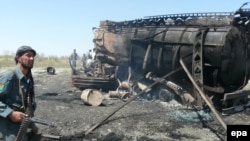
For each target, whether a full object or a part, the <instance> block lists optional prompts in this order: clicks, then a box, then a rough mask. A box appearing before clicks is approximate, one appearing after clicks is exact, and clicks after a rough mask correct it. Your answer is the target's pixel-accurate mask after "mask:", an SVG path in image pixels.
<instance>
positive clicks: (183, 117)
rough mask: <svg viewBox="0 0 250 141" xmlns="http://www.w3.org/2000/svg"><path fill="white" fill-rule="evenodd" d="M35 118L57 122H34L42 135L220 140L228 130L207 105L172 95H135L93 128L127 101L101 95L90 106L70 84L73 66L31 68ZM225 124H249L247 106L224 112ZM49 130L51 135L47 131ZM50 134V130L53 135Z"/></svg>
mask: <svg viewBox="0 0 250 141" xmlns="http://www.w3.org/2000/svg"><path fill="white" fill-rule="evenodd" d="M33 76H34V80H35V92H36V102H37V110H36V113H35V116H36V117H37V118H40V119H43V120H46V121H49V122H50V123H53V124H54V125H56V127H51V126H45V125H41V124H37V125H38V127H39V128H40V132H41V133H42V134H43V135H44V136H46V137H43V140H58V139H56V137H58V136H60V140H62V141H166V140H167V141H178V140H184V141H220V140H226V131H225V130H224V128H223V127H222V125H221V124H220V123H219V122H218V120H217V119H216V117H215V116H214V115H213V113H212V112H210V111H204V110H201V111H199V110H198V111H197V110H196V109H191V108H187V107H185V106H182V105H180V104H179V103H178V102H176V101H174V100H172V101H170V102H163V101H160V100H146V99H142V98H137V99H135V100H133V101H132V102H130V103H129V104H127V105H126V106H125V107H123V108H121V109H120V110H119V111H117V112H116V113H115V114H114V115H112V116H111V117H110V118H108V119H107V120H105V121H104V122H103V123H102V124H101V125H100V126H98V127H96V128H95V129H93V130H91V132H89V133H88V134H87V135H85V133H86V131H90V130H89V129H91V127H93V125H95V124H97V123H100V121H102V119H103V118H105V117H107V116H108V115H109V114H110V113H112V112H113V111H114V110H115V109H116V108H117V107H120V106H121V105H123V104H124V103H125V102H124V101H121V100H120V99H111V98H108V97H107V95H106V94H105V93H103V95H104V97H105V99H104V100H103V103H102V104H101V105H100V106H89V105H86V104H84V103H83V101H82V100H81V98H80V96H81V90H78V89H77V88H74V87H72V85H71V70H70V69H60V68H56V74H55V75H49V74H47V73H46V71H45V70H43V69H33ZM222 118H223V120H224V122H225V123H226V124H243V125H249V123H250V120H249V119H250V115H249V114H248V113H247V112H246V111H243V112H240V113H236V114H233V115H230V116H222ZM48 135H49V136H50V137H48ZM51 135H54V136H55V137H54V139H53V138H52V136H51Z"/></svg>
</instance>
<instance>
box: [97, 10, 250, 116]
mask: <svg viewBox="0 0 250 141" xmlns="http://www.w3.org/2000/svg"><path fill="white" fill-rule="evenodd" d="M236 15H239V16H238V17H236ZM249 17H250V12H249V9H242V7H241V8H240V9H239V10H238V11H236V12H235V13H231V12H223V13H186V14H171V15H160V16H150V17H146V18H145V19H139V20H132V21H124V22H114V21H101V22H100V27H98V28H95V38H94V40H93V41H94V43H95V49H96V54H97V58H98V59H99V60H100V61H101V62H102V63H109V64H112V65H114V66H130V67H131V68H132V69H133V70H135V71H137V72H138V73H140V74H143V75H146V73H147V72H152V73H153V74H155V75H156V77H161V76H163V75H164V74H166V73H168V72H170V71H172V70H175V69H177V68H178V67H180V63H179V60H180V59H184V62H185V64H187V66H188V69H189V71H190V72H191V73H192V77H193V78H194V79H195V81H196V82H197V83H198V84H199V86H200V87H201V89H202V90H203V91H204V92H205V93H206V96H207V98H208V99H210V100H211V101H212V103H213V104H214V105H220V107H221V108H222V112H223V113H225V114H230V113H234V112H237V111H242V110H243V109H244V108H245V105H246V103H247V101H248V100H249V99H248V95H249V90H247V89H242V88H243V87H244V86H245V85H246V84H247V83H248V79H249V67H250V66H249V53H250V52H249ZM118 77H119V76H118ZM132 77H133V76H132ZM168 80H171V81H173V82H175V83H177V84H180V86H183V87H184V88H185V89H187V90H188V91H189V92H190V93H191V94H192V96H193V97H194V98H195V99H196V105H197V106H199V107H203V106H205V105H206V103H204V101H203V100H202V99H201V97H200V95H199V94H198V93H197V91H196V90H195V89H194V88H193V86H192V85H190V84H191V83H190V80H189V79H188V78H187V76H186V74H185V73H184V71H182V72H181V73H178V74H176V75H174V76H172V77H170V78H168ZM183 80H184V81H185V82H183Z"/></svg>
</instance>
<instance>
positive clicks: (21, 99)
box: [0, 66, 35, 141]
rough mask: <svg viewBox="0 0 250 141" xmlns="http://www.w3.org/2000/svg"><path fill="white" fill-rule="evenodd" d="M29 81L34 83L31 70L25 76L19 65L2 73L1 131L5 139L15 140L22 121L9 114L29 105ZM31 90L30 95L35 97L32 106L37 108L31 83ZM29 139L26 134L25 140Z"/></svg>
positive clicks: (32, 124)
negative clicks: (13, 120) (16, 120)
mask: <svg viewBox="0 0 250 141" xmlns="http://www.w3.org/2000/svg"><path fill="white" fill-rule="evenodd" d="M29 82H32V83H31V84H33V78H32V75H31V72H30V73H28V74H27V75H26V76H24V74H23V73H22V71H21V70H20V68H19V67H18V66H16V67H15V68H14V69H10V70H7V71H5V72H3V73H1V74H0V132H1V133H2V135H3V140H4V141H15V138H16V135H17V133H18V130H19V128H20V125H21V123H15V122H12V121H11V120H10V119H9V118H8V115H9V114H10V113H11V112H12V111H22V112H24V109H25V108H26V106H27V104H26V103H27V93H26V92H27V90H28V84H29ZM30 90H31V91H30V95H31V97H33V98H32V99H33V100H32V101H33V102H32V104H33V106H32V107H33V110H35V102H34V89H33V85H31V89H30ZM22 107H25V108H22ZM33 126H35V124H34V123H33V122H31V124H30V127H33ZM27 140H28V137H27V135H25V139H24V141H27Z"/></svg>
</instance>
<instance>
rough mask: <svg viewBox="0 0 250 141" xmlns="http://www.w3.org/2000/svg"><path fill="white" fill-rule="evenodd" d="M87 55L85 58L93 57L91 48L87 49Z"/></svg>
mask: <svg viewBox="0 0 250 141" xmlns="http://www.w3.org/2000/svg"><path fill="white" fill-rule="evenodd" d="M87 57H88V58H87V59H93V58H92V50H91V49H90V50H89V52H88V56H87Z"/></svg>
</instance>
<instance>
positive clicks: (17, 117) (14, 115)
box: [8, 111, 25, 122]
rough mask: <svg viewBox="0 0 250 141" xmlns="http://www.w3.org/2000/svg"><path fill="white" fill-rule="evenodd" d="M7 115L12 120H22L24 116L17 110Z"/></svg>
mask: <svg viewBox="0 0 250 141" xmlns="http://www.w3.org/2000/svg"><path fill="white" fill-rule="evenodd" d="M8 117H9V118H10V120H11V121H13V122H22V119H23V118H24V117H25V114H24V113H22V112H18V111H13V112H11V113H10V114H9V115H8Z"/></svg>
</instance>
